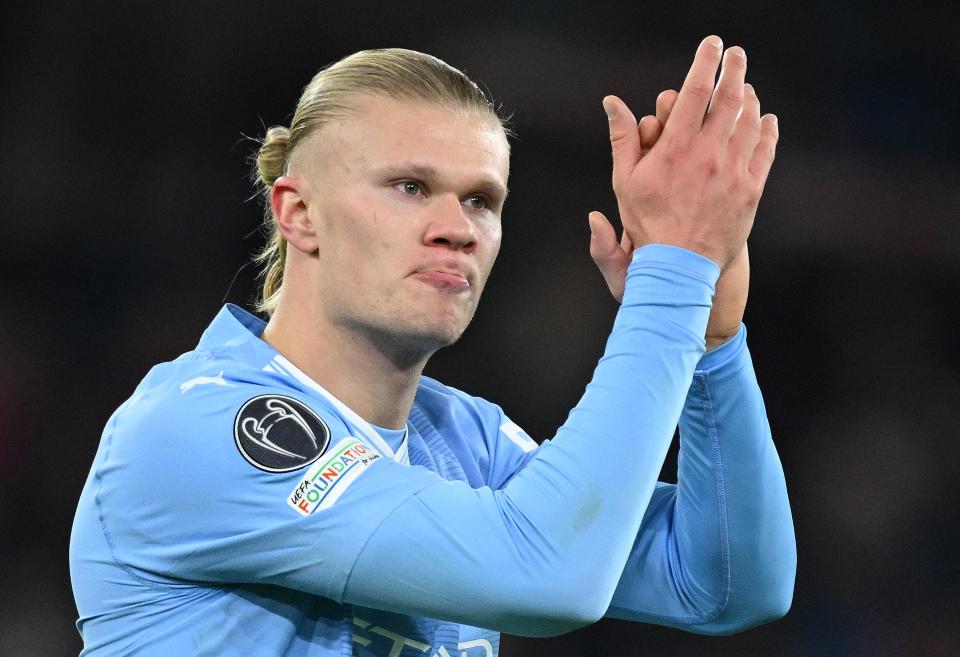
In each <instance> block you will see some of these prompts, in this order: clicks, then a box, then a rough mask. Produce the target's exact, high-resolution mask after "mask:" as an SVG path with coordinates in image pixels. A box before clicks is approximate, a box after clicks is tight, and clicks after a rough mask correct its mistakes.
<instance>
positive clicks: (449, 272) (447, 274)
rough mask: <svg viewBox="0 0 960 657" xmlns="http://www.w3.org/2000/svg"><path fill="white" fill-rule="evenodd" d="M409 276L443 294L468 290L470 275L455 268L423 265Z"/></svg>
mask: <svg viewBox="0 0 960 657" xmlns="http://www.w3.org/2000/svg"><path fill="white" fill-rule="evenodd" d="M411 276H413V277H414V278H416V279H417V280H419V281H422V282H424V283H427V284H429V285H432V286H433V287H435V288H437V289H439V290H442V291H445V292H463V291H466V290H469V289H470V278H471V277H470V275H469V274H466V273H462V272H461V270H459V269H458V268H456V267H448V266H444V265H425V266H423V267H419V268H417V270H416V271H414V272H413V273H412V274H411Z"/></svg>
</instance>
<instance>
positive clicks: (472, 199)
mask: <svg viewBox="0 0 960 657" xmlns="http://www.w3.org/2000/svg"><path fill="white" fill-rule="evenodd" d="M464 204H465V205H466V206H468V207H469V208H471V209H473V210H486V209H487V207H488V206H489V205H490V202H489V201H488V200H487V197H485V196H481V195H480V194H474V195H473V196H468V197H467V198H466V200H465V201H464Z"/></svg>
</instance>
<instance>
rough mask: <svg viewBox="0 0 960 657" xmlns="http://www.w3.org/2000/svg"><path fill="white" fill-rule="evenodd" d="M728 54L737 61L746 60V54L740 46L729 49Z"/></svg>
mask: <svg viewBox="0 0 960 657" xmlns="http://www.w3.org/2000/svg"><path fill="white" fill-rule="evenodd" d="M730 54H731V55H733V56H734V57H736V58H738V59H746V58H747V52H746V51H745V50H744V49H743V48H741V47H740V46H734V47H733V48H731V49H730Z"/></svg>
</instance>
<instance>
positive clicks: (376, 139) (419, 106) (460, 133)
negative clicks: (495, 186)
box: [298, 94, 510, 188]
mask: <svg viewBox="0 0 960 657" xmlns="http://www.w3.org/2000/svg"><path fill="white" fill-rule="evenodd" d="M349 106H350V111H349V112H348V114H347V115H346V116H344V117H342V118H339V119H335V120H333V121H331V122H330V123H328V124H327V125H325V126H324V127H323V128H322V129H320V130H319V131H317V133H316V134H314V135H311V137H310V138H309V142H311V143H310V147H309V148H308V149H305V150H307V151H312V153H311V154H310V155H307V158H308V159H314V158H316V161H320V162H327V163H332V162H334V161H336V162H339V164H340V165H341V166H347V167H353V166H364V165H384V164H388V165H390V164H401V163H404V162H412V163H418V164H420V165H422V166H424V167H430V168H432V169H436V170H439V171H442V172H444V173H447V174H449V175H451V176H457V177H459V176H468V177H469V176H474V177H483V178H492V179H494V180H496V181H497V182H498V183H500V184H501V185H502V186H503V187H504V188H506V184H507V176H508V173H509V167H510V147H509V145H508V143H507V139H506V135H505V133H504V130H503V128H502V126H501V125H500V123H499V121H498V120H497V119H496V117H493V116H490V115H485V114H481V113H479V112H474V111H470V110H463V109H459V108H457V109H453V108H447V107H443V106H440V105H437V104H432V103H425V102H423V103H421V102H414V101H407V100H397V99H394V98H389V97H386V96H382V95H368V94H361V95H356V96H354V97H353V98H351V99H350V102H349ZM298 150H300V149H298ZM311 155H312V156H313V157H311Z"/></svg>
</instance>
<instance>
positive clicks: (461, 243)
mask: <svg viewBox="0 0 960 657" xmlns="http://www.w3.org/2000/svg"><path fill="white" fill-rule="evenodd" d="M432 210H433V212H432V214H431V217H430V223H429V224H428V225H427V230H426V233H425V234H424V243H425V244H427V245H429V246H439V247H445V248H448V249H451V250H454V251H464V252H466V253H472V252H473V251H474V250H476V248H477V230H476V226H475V225H474V223H473V221H471V219H470V217H468V216H467V215H466V213H465V212H464V207H463V205H462V204H461V203H460V200H459V199H458V198H456V197H455V196H453V195H444V197H443V198H438V199H437V200H436V202H435V204H434V207H433V208H432Z"/></svg>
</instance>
